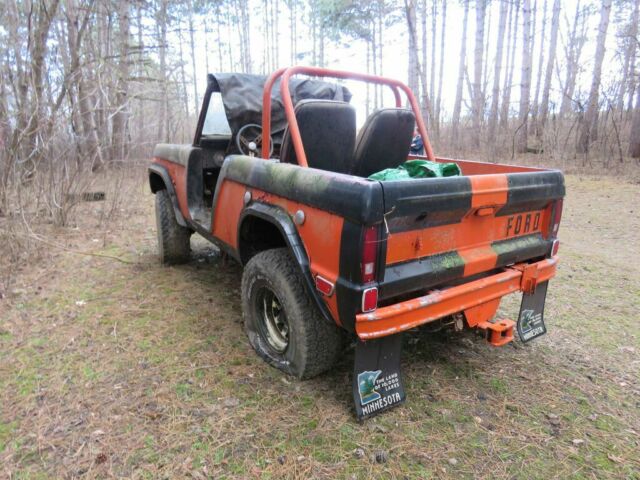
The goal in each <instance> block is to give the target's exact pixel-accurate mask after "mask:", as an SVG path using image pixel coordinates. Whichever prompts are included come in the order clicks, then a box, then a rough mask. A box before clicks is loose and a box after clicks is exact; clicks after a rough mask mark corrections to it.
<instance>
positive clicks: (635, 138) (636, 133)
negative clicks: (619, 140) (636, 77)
mask: <svg viewBox="0 0 640 480" xmlns="http://www.w3.org/2000/svg"><path fill="white" fill-rule="evenodd" d="M629 155H630V156H632V157H633V158H640V83H638V89H637V91H636V108H635V110H634V111H633V120H632V122H631V133H630V137H629Z"/></svg>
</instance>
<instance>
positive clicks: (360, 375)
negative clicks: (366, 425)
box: [353, 334, 406, 420]
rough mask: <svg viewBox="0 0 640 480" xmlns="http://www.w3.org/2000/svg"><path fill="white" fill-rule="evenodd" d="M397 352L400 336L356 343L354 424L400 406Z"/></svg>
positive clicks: (401, 398)
mask: <svg viewBox="0 0 640 480" xmlns="http://www.w3.org/2000/svg"><path fill="white" fill-rule="evenodd" d="M401 350H402V334H396V335H390V336H388V337H383V338H377V339H375V340H367V341H366V342H362V341H358V343H357V345H356V356H355V362H354V371H353V400H354V402H355V405H356V415H357V416H358V420H362V419H365V418H368V417H371V416H373V415H377V414H378V413H380V412H383V411H385V410H388V409H389V408H391V407H395V406H396V405H400V404H401V403H403V402H404V400H405V398H406V396H405V393H404V387H403V385H402V377H401V374H400V352H401Z"/></svg>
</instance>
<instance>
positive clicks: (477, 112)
mask: <svg viewBox="0 0 640 480" xmlns="http://www.w3.org/2000/svg"><path fill="white" fill-rule="evenodd" d="M486 10H487V4H486V0H476V43H475V52H474V60H473V85H472V94H473V99H472V103H471V118H472V122H473V135H472V136H471V140H472V144H473V146H475V147H477V146H479V145H480V130H481V128H482V117H483V115H484V95H483V94H482V67H483V56H484V23H485V15H486Z"/></svg>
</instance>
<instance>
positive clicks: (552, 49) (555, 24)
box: [538, 0, 560, 134]
mask: <svg viewBox="0 0 640 480" xmlns="http://www.w3.org/2000/svg"><path fill="white" fill-rule="evenodd" d="M559 26H560V0H554V1H553V13H552V15H551V37H550V39H549V54H548V58H547V68H546V70H545V73H544V86H543V87H542V101H541V104H540V128H539V129H538V134H540V133H542V130H543V129H544V127H545V126H546V124H547V116H548V115H549V93H550V91H551V77H552V75H553V66H554V64H555V61H556V46H557V44H558V29H559Z"/></svg>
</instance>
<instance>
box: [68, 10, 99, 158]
mask: <svg viewBox="0 0 640 480" xmlns="http://www.w3.org/2000/svg"><path fill="white" fill-rule="evenodd" d="M79 12H80V9H79V8H78V5H77V3H76V1H75V0H67V1H66V18H67V44H68V46H69V60H70V68H69V70H70V71H69V75H70V83H73V84H75V89H76V91H77V92H78V108H79V110H80V112H79V113H80V121H81V123H82V137H83V142H84V143H86V149H85V150H86V153H87V156H88V157H89V158H88V159H87V160H88V161H89V163H90V165H91V168H92V169H95V168H100V167H101V166H102V164H103V163H104V160H103V157H102V150H101V149H100V140H99V138H98V132H97V129H96V123H95V118H94V111H93V108H92V107H91V101H90V98H91V92H90V89H89V86H88V85H87V82H86V78H85V74H84V66H81V65H80V46H81V45H82V39H83V36H84V33H85V31H86V27H87V24H88V22H89V19H90V18H91V12H90V11H85V12H84V15H85V17H84V19H82V21H80V18H79V17H78V14H79ZM79 24H80V25H79Z"/></svg>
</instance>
